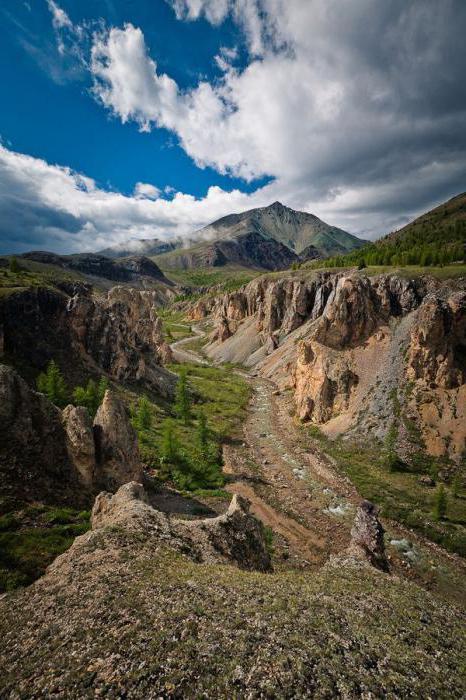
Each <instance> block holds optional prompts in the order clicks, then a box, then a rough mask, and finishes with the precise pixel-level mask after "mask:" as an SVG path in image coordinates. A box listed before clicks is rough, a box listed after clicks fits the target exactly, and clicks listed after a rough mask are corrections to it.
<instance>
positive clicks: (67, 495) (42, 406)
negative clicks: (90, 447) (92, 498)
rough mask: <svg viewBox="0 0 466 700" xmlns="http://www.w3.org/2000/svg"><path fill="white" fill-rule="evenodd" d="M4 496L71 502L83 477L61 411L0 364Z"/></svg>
mask: <svg viewBox="0 0 466 700" xmlns="http://www.w3.org/2000/svg"><path fill="white" fill-rule="evenodd" d="M0 428H1V429H0V491H1V495H2V496H3V497H7V498H8V497H11V498H13V499H14V498H20V499H24V500H41V499H42V500H44V501H49V502H50V501H51V502H55V503H57V502H58V503H60V502H63V503H69V502H70V501H71V500H73V498H74V496H75V495H77V497H78V501H79V502H81V503H82V502H83V498H81V496H80V494H79V490H80V489H79V478H78V473H77V470H76V469H75V467H74V464H73V461H72V458H71V457H70V454H69V453H68V450H67V440H66V432H65V428H64V426H63V423H62V415H61V411H60V409H58V408H57V407H56V406H54V405H53V404H51V403H50V401H48V399H47V398H46V397H45V396H43V394H39V393H37V392H35V391H31V389H30V388H29V387H28V385H27V384H26V382H25V381H24V380H23V379H22V378H21V377H20V376H19V375H18V374H17V373H16V372H15V371H14V370H13V369H12V368H11V367H7V366H5V365H0Z"/></svg>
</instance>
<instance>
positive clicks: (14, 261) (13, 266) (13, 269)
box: [10, 258, 21, 274]
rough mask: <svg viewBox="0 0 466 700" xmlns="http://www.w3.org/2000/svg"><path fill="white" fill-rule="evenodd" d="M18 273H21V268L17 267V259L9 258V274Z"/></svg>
mask: <svg viewBox="0 0 466 700" xmlns="http://www.w3.org/2000/svg"><path fill="white" fill-rule="evenodd" d="M20 271H21V268H20V266H19V262H18V261H17V259H16V258H10V272H13V273H14V274H16V273H18V272H20Z"/></svg>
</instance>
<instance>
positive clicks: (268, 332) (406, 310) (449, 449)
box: [190, 273, 466, 461]
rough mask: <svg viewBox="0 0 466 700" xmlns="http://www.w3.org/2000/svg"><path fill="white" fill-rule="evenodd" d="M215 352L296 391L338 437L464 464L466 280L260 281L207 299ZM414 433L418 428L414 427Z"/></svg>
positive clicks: (302, 407)
mask: <svg viewBox="0 0 466 700" xmlns="http://www.w3.org/2000/svg"><path fill="white" fill-rule="evenodd" d="M190 315H191V318H193V319H199V318H201V317H205V316H210V317H211V318H212V320H213V321H214V324H215V330H214V332H213V334H212V336H211V343H210V345H209V346H207V351H208V352H209V354H210V355H211V356H212V357H213V358H215V359H218V360H228V361H236V362H243V363H245V364H246V365H249V366H251V367H255V368H256V370H257V371H258V372H259V373H260V374H261V375H262V376H264V377H270V378H273V379H274V381H276V382H277V383H278V385H279V386H280V387H282V388H285V387H287V388H291V389H292V390H293V391H294V396H295V404H296V410H297V414H298V416H299V418H300V419H301V420H304V421H312V422H314V423H316V424H317V425H319V426H320V427H321V428H322V429H323V430H324V432H326V433H327V434H328V435H330V436H335V435H339V434H342V433H348V434H352V435H365V434H367V433H368V431H369V434H370V435H371V436H373V437H374V438H376V439H380V440H385V439H386V438H387V435H388V434H389V432H391V433H396V438H395V443H397V449H399V452H400V454H402V456H403V458H406V459H408V461H409V458H410V454H412V453H413V452H416V451H418V450H427V452H428V453H430V454H432V455H436V456H441V455H445V456H449V457H451V458H453V459H455V460H459V459H460V457H461V455H462V453H463V451H464V449H465V439H466V415H465V411H466V375H465V366H466V365H465V353H466V332H465V323H466V284H465V282H464V280H463V281H461V280H459V281H457V282H445V283H440V282H438V281H435V280H434V279H432V278H428V277H423V278H416V279H411V280H409V279H405V278H402V277H397V276H394V275H388V276H387V275H380V276H376V277H370V278H369V277H366V276H364V275H363V274H359V273H354V274H343V273H340V274H332V273H319V274H312V273H311V274H305V273H300V274H299V275H295V276H290V275H285V276H283V277H282V278H279V279H276V278H273V277H261V278H258V279H255V280H253V281H252V282H250V283H249V284H248V285H246V286H245V287H243V288H242V289H240V290H238V291H236V292H233V293H231V294H225V295H224V296H221V297H218V298H214V299H210V300H201V301H200V302H198V303H197V304H196V305H194V306H193V307H192V308H191V310H190ZM406 426H408V428H407V427H406Z"/></svg>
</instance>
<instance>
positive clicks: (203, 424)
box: [196, 411, 209, 452]
mask: <svg viewBox="0 0 466 700" xmlns="http://www.w3.org/2000/svg"><path fill="white" fill-rule="evenodd" d="M196 437H197V444H198V446H199V449H200V450H201V452H205V451H206V450H207V445H208V442H209V429H208V427H207V418H206V417H205V413H204V411H200V413H199V420H198V424H197V435H196Z"/></svg>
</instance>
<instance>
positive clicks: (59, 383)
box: [36, 360, 68, 408]
mask: <svg viewBox="0 0 466 700" xmlns="http://www.w3.org/2000/svg"><path fill="white" fill-rule="evenodd" d="M36 383H37V389H38V390H39V391H40V392H41V393H42V394H45V395H46V396H47V397H48V399H49V400H50V401H51V402H52V403H54V404H55V405H56V406H59V407H60V408H63V407H64V406H66V404H67V403H68V390H67V388H66V384H65V380H64V378H63V375H62V373H61V372H60V368H59V367H58V365H57V364H56V363H55V360H50V362H49V364H48V366H47V370H46V371H45V372H41V374H39V376H38V377H37V382H36Z"/></svg>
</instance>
